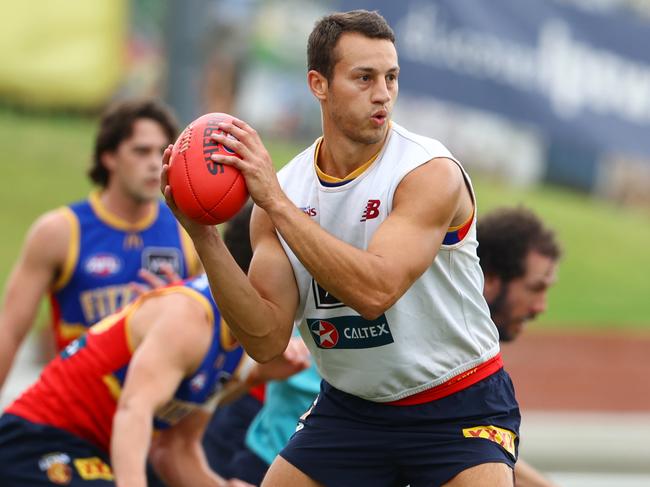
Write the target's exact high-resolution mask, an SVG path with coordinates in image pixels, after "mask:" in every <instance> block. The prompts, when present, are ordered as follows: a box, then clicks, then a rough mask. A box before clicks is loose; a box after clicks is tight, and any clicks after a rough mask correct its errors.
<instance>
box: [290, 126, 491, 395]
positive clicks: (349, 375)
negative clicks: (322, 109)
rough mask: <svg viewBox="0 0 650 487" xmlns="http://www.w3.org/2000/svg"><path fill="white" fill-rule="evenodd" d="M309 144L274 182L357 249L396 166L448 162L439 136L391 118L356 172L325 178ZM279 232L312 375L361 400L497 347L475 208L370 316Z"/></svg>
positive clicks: (460, 368)
mask: <svg viewBox="0 0 650 487" xmlns="http://www.w3.org/2000/svg"><path fill="white" fill-rule="evenodd" d="M317 144H318V142H315V143H314V144H313V145H312V146H311V147H309V148H308V149H306V150H305V151H303V152H302V153H301V154H299V155H298V156H296V157H295V158H294V159H293V160H292V161H291V162H290V163H289V164H288V165H287V166H285V167H284V168H283V169H282V170H281V171H280V172H279V174H278V178H279V180H280V184H281V186H282V189H283V190H284V191H285V193H286V194H287V196H288V197H289V199H291V201H292V202H293V203H294V204H295V205H296V206H298V207H299V208H301V209H302V210H303V211H304V212H305V213H306V214H307V215H309V216H310V217H311V218H312V219H313V220H314V221H315V222H317V223H318V224H319V225H320V226H321V227H322V228H324V229H325V230H327V231H328V232H329V233H331V234H332V235H334V236H335V237H337V238H339V239H341V240H343V241H345V242H347V243H349V244H351V245H353V246H355V247H357V248H360V249H367V248H368V244H369V243H370V241H371V239H372V237H373V235H374V233H375V231H376V230H377V228H378V227H379V225H381V223H382V222H383V221H384V220H385V219H386V218H387V217H388V215H389V214H390V212H391V209H392V201H393V195H394V193H395V190H396V188H397V186H398V185H399V183H400V181H401V180H402V178H403V177H404V176H405V175H406V174H408V173H409V172H410V171H412V170H413V169H415V168H416V167H418V166H420V165H422V164H424V163H426V162H427V161H430V160H431V159H434V158H438V157H446V158H449V159H452V160H454V161H455V159H454V157H453V156H452V155H451V153H450V152H449V151H448V150H447V149H446V148H445V147H444V146H443V145H442V144H441V143H440V142H438V141H436V140H434V139H430V138H427V137H423V136H419V135H416V134H413V133H411V132H409V131H408V130H406V129H404V128H403V127H400V126H399V125H397V124H395V123H394V122H393V123H392V125H391V127H390V128H389V134H388V138H387V141H386V143H385V144H384V147H383V148H382V150H381V152H380V153H379V155H378V156H377V158H376V159H375V161H374V162H373V163H372V164H371V165H370V166H369V167H368V168H367V169H366V170H365V171H364V172H363V173H362V174H361V175H359V176H358V177H357V178H356V179H354V180H353V181H351V182H349V183H347V184H345V185H340V186H327V185H324V184H322V183H321V182H320V180H319V179H318V177H317V174H316V170H315V163H314V156H315V151H316V147H317ZM456 162H457V161H456ZM457 163H458V162H457ZM459 167H460V164H459ZM461 169H462V167H461ZM463 173H464V175H465V178H466V180H467V183H468V185H469V186H470V187H471V183H470V181H469V177H468V176H467V174H465V172H464V171H463ZM279 237H280V242H281V243H282V246H283V247H284V250H285V252H286V253H287V255H288V257H289V260H290V261H291V265H292V266H293V271H294V274H295V277H296V282H297V283H298V287H299V290H300V305H299V307H298V311H297V314H296V321H295V325H296V326H297V327H299V329H300V332H301V335H302V337H303V339H304V341H305V343H306V344H307V346H308V347H309V349H310V351H311V354H312V357H313V359H314V360H315V362H316V365H317V367H318V370H319V372H320V374H321V376H322V377H323V378H324V379H325V380H326V381H327V382H329V383H330V384H332V385H333V386H334V387H336V388H337V389H340V390H342V391H345V392H347V393H350V394H353V395H355V396H358V397H361V398H363V399H367V400H371V401H376V402H390V401H395V400H398V399H402V398H404V397H407V396H410V395H412V394H416V393H418V392H421V391H424V390H427V389H430V388H432V387H435V386H437V385H440V384H442V383H443V382H446V381H447V380H449V379H451V378H453V377H455V376H457V375H459V374H462V373H463V372H466V371H468V370H470V369H472V368H474V367H476V366H477V365H480V364H481V363H483V362H485V361H487V360H489V359H491V358H493V357H494V356H495V355H496V354H497V353H498V352H499V338H498V332H497V329H496V327H495V326H494V324H493V323H492V320H491V319H490V313H489V310H488V307H487V304H486V302H485V299H484V298H483V293H482V290H483V273H482V271H481V268H480V266H479V259H478V257H477V255H476V248H477V246H478V242H477V240H476V211H475V212H474V218H473V221H472V224H471V227H470V229H469V231H468V233H467V235H466V236H465V237H464V238H463V239H462V240H461V241H460V242H458V243H456V244H453V245H444V244H443V245H442V246H441V247H440V250H439V251H438V255H437V256H436V258H435V259H434V261H433V263H432V264H431V266H430V267H429V268H428V269H427V270H426V271H425V272H424V274H423V275H422V276H421V277H420V278H419V279H418V280H417V281H415V283H414V284H413V285H412V286H411V287H410V288H409V289H408V290H407V291H406V293H405V294H404V295H403V296H402V297H401V298H400V299H399V300H398V301H397V302H396V303H395V304H394V305H393V306H392V307H391V308H389V309H388V310H387V311H386V312H385V313H384V314H383V315H382V316H381V317H379V318H378V319H375V320H366V319H364V318H363V317H361V316H360V315H359V314H358V313H357V312H356V311H354V310H353V309H352V308H349V307H347V306H345V305H344V304H343V303H341V302H340V301H339V300H338V299H337V298H336V297H334V296H332V295H330V294H329V293H328V292H327V291H326V290H325V289H323V288H322V287H321V286H319V285H318V283H317V282H315V281H314V280H313V279H312V277H311V275H310V274H309V273H308V272H307V270H306V269H305V268H304V267H303V265H302V264H301V262H300V261H299V260H298V258H297V257H296V256H295V255H294V253H293V252H292V251H291V249H290V248H289V246H288V245H287V244H286V242H285V241H284V240H283V239H282V237H281V236H280V235H279Z"/></svg>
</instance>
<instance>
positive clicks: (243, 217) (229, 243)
mask: <svg viewBox="0 0 650 487" xmlns="http://www.w3.org/2000/svg"><path fill="white" fill-rule="evenodd" d="M252 212H253V204H252V203H248V204H247V205H246V206H244V207H243V208H242V209H241V210H239V212H238V213H237V214H236V215H235V216H234V217H232V218H231V219H230V221H229V222H228V225H227V226H226V230H225V231H224V232H223V241H224V243H225V244H226V247H228V250H230V253H231V254H232V256H233V257H234V259H235V262H237V264H239V267H241V269H242V270H243V271H244V272H245V273H248V267H249V266H250V263H251V259H252V258H253V248H252V247H251V237H250V221H251V213H252Z"/></svg>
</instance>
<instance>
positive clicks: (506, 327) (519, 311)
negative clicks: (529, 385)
mask: <svg viewBox="0 0 650 487" xmlns="http://www.w3.org/2000/svg"><path fill="white" fill-rule="evenodd" d="M476 232H477V237H478V241H479V246H478V251H477V253H478V256H479V258H480V259H481V268H482V269H483V274H484V276H485V285H484V288H483V295H484V296H485V299H486V301H487V303H488V306H489V308H490V315H491V316H492V320H493V321H494V324H495V325H496V326H497V329H498V330H499V340H500V341H501V342H510V341H512V340H514V339H515V338H517V337H518V336H519V334H520V333H521V332H522V331H523V329H524V326H526V324H527V323H528V322H529V321H532V320H534V319H535V318H536V317H537V316H538V315H540V314H541V313H543V312H544V311H546V295H547V292H548V290H549V288H550V287H551V286H552V285H553V284H555V281H556V273H557V266H558V261H559V259H560V256H561V250H560V246H559V244H558V243H557V241H556V240H555V235H554V232H553V231H552V230H550V229H549V228H546V227H545V226H544V224H543V222H542V221H541V220H540V219H539V218H538V217H537V216H536V215H535V214H534V213H533V212H532V211H530V210H528V209H525V208H521V207H519V208H500V209H497V210H494V211H492V212H490V213H489V214H487V215H485V216H483V217H482V218H480V219H479V222H478V226H477V230H476ZM515 386H516V384H515ZM515 476H516V485H517V487H552V486H553V485H554V484H553V483H552V482H550V481H549V480H547V479H545V478H544V477H543V476H542V475H541V474H540V473H539V472H537V471H536V470H535V469H534V468H532V467H531V466H530V465H528V463H527V462H525V461H524V460H523V459H522V458H521V457H519V459H518V460H517V464H516V466H515Z"/></svg>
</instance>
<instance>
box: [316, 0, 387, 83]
mask: <svg viewBox="0 0 650 487" xmlns="http://www.w3.org/2000/svg"><path fill="white" fill-rule="evenodd" d="M346 32H355V33H358V34H362V35H364V36H366V37H369V38H371V39H386V40H389V41H391V42H392V43H393V44H394V43H395V34H394V33H393V29H391V28H390V26H389V25H388V22H386V19H384V18H383V17H382V16H381V15H380V14H379V12H377V11H376V10H375V11H372V12H370V11H368V10H351V11H350V12H337V13H333V14H331V15H327V16H325V17H323V18H322V19H320V20H319V21H318V22H316V25H315V26H314V30H312V31H311V34H310V35H309V40H308V41H307V68H308V69H309V70H310V71H311V70H312V69H313V70H314V71H318V72H319V73H321V74H322V75H323V76H325V78H327V80H328V81H331V80H332V74H333V72H334V66H335V65H336V63H337V62H338V59H337V57H336V54H335V49H336V43H337V42H338V40H339V38H340V37H341V35H342V34H344V33H346Z"/></svg>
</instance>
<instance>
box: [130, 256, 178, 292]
mask: <svg viewBox="0 0 650 487" xmlns="http://www.w3.org/2000/svg"><path fill="white" fill-rule="evenodd" d="M160 270H161V271H162V273H163V276H164V277H158V275H157V274H154V273H153V272H151V271H150V270H148V269H145V268H142V269H140V270H139V271H138V276H139V277H140V279H142V280H143V281H144V282H145V284H142V283H140V282H132V283H130V284H129V285H130V286H131V289H132V290H133V292H134V293H135V295H136V296H140V295H141V294H144V293H146V292H147V291H151V290H152V289H158V288H161V287H165V286H168V285H169V284H174V283H177V282H180V281H182V280H183V279H182V278H181V276H179V275H178V274H176V272H174V268H173V267H172V266H171V265H170V264H167V263H163V264H161V265H160Z"/></svg>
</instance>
